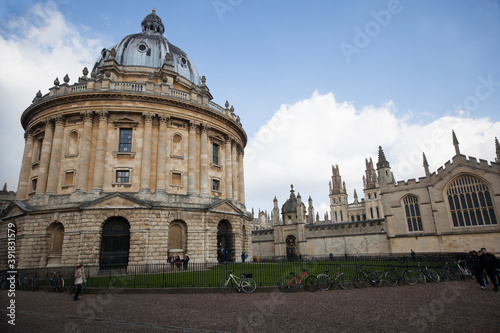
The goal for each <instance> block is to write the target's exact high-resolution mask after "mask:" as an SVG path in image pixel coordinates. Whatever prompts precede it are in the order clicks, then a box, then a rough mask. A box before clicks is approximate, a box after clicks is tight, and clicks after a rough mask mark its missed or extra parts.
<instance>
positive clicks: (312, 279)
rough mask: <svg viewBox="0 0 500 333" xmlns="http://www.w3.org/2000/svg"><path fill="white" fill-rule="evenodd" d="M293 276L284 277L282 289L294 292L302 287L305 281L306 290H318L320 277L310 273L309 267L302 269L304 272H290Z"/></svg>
mask: <svg viewBox="0 0 500 333" xmlns="http://www.w3.org/2000/svg"><path fill="white" fill-rule="evenodd" d="M290 275H292V276H293V277H292V278H289V277H284V278H283V279H281V282H280V289H281V291H284V292H292V291H295V290H297V289H299V288H300V286H301V285H302V282H304V290H306V291H310V292H314V291H316V290H318V288H319V287H318V279H317V278H316V276H314V275H308V274H307V269H302V273H301V274H299V275H295V272H290Z"/></svg>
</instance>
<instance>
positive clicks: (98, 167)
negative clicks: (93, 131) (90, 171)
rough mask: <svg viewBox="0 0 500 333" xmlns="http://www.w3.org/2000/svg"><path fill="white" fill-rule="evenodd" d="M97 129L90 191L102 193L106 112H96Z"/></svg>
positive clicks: (106, 128) (106, 127) (106, 124)
mask: <svg viewBox="0 0 500 333" xmlns="http://www.w3.org/2000/svg"><path fill="white" fill-rule="evenodd" d="M96 113H97V115H98V116H99V127H98V130H97V147H96V150H95V162H94V179H93V181H92V190H94V191H102V187H103V185H104V164H105V161H106V145H107V136H108V117H109V114H108V111H104V110H102V111H97V112H96Z"/></svg>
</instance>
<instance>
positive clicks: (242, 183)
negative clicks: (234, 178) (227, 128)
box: [238, 148, 245, 204]
mask: <svg viewBox="0 0 500 333" xmlns="http://www.w3.org/2000/svg"><path fill="white" fill-rule="evenodd" d="M239 155H240V162H239V164H238V176H239V179H240V184H239V187H240V189H239V193H240V200H239V202H240V203H242V204H245V173H244V166H243V156H244V155H245V152H244V151H243V148H241V150H240V154H239Z"/></svg>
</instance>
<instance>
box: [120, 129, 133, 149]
mask: <svg viewBox="0 0 500 333" xmlns="http://www.w3.org/2000/svg"><path fill="white" fill-rule="evenodd" d="M118 151H119V152H120V153H130V152H132V129H131V128H120V138H119V143H118Z"/></svg>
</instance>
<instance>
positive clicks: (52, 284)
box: [45, 272, 64, 293]
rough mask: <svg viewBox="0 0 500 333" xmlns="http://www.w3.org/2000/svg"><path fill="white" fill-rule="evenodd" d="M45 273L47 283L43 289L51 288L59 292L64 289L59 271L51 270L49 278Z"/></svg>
mask: <svg viewBox="0 0 500 333" xmlns="http://www.w3.org/2000/svg"><path fill="white" fill-rule="evenodd" d="M48 274H49V273H47V284H46V285H45V291H49V290H53V291H55V292H58V293H60V292H61V291H62V290H63V289H64V279H63V277H62V276H61V274H60V273H59V272H52V277H51V278H50V279H49V278H48Z"/></svg>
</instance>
